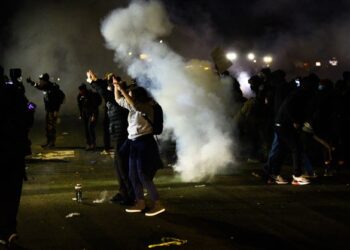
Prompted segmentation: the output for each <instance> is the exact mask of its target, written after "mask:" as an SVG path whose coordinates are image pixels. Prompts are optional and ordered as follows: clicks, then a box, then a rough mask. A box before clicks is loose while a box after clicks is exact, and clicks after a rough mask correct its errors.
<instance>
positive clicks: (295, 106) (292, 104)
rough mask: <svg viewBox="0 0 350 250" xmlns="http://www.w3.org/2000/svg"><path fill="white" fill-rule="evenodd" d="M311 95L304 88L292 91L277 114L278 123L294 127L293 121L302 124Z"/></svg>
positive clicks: (285, 126)
mask: <svg viewBox="0 0 350 250" xmlns="http://www.w3.org/2000/svg"><path fill="white" fill-rule="evenodd" d="M309 98H310V95H309V93H308V92H307V91H305V90H303V89H298V90H296V91H294V92H292V93H291V94H290V95H289V96H288V97H287V98H286V99H285V100H284V101H283V102H282V105H281V107H280V108H279V110H278V112H277V115H276V123H277V124H279V125H281V126H282V127H284V128H287V129H288V128H293V123H296V124H299V125H302V124H303V123H304V121H305V118H306V109H307V106H308V102H309V101H310V99H309Z"/></svg>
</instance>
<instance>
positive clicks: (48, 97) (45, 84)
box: [27, 73, 65, 148]
mask: <svg viewBox="0 0 350 250" xmlns="http://www.w3.org/2000/svg"><path fill="white" fill-rule="evenodd" d="M27 82H28V83H30V84H31V85H32V86H34V87H35V88H37V89H38V90H41V91H43V93H44V104H45V111H46V119H45V123H46V139H47V140H46V144H44V145H42V147H43V148H47V147H48V148H50V147H54V146H55V143H56V127H57V118H58V112H59V110H60V107H61V105H62V103H63V101H64V99H65V95H64V93H63V92H62V91H61V90H60V87H59V85H58V84H57V83H53V82H51V81H50V76H49V74H48V73H44V74H42V75H40V77H39V82H38V83H37V82H34V81H32V80H31V78H28V79H27Z"/></svg>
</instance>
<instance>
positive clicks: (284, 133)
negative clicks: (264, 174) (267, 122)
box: [268, 127, 302, 176]
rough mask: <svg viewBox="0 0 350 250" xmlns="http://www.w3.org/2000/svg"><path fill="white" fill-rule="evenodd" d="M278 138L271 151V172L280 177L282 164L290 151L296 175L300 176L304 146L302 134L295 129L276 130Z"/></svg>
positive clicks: (269, 162)
mask: <svg viewBox="0 0 350 250" xmlns="http://www.w3.org/2000/svg"><path fill="white" fill-rule="evenodd" d="M275 136H276V138H275V140H274V143H273V146H272V148H273V150H271V151H270V155H269V160H268V165H269V169H270V171H269V172H272V174H274V175H279V174H280V172H281V168H282V164H283V162H284V160H285V157H286V154H287V152H288V151H290V152H291V154H292V159H293V168H294V175H295V176H300V175H301V173H302V169H301V167H302V144H301V139H300V134H299V133H298V131H297V130H296V129H293V128H282V127H277V128H276V134H275Z"/></svg>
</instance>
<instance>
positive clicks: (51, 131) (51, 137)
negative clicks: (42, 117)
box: [45, 112, 57, 145]
mask: <svg viewBox="0 0 350 250" xmlns="http://www.w3.org/2000/svg"><path fill="white" fill-rule="evenodd" d="M45 122H46V127H45V130H46V139H47V143H48V144H53V145H55V142H56V127H57V115H55V112H46V121H45Z"/></svg>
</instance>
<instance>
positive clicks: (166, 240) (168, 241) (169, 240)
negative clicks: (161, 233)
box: [148, 237, 187, 248]
mask: <svg viewBox="0 0 350 250" xmlns="http://www.w3.org/2000/svg"><path fill="white" fill-rule="evenodd" d="M160 241H161V243H158V244H151V245H148V248H154V247H167V246H171V245H175V246H181V245H184V244H186V243H187V240H181V239H177V238H173V237H162V238H161V240H160Z"/></svg>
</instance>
